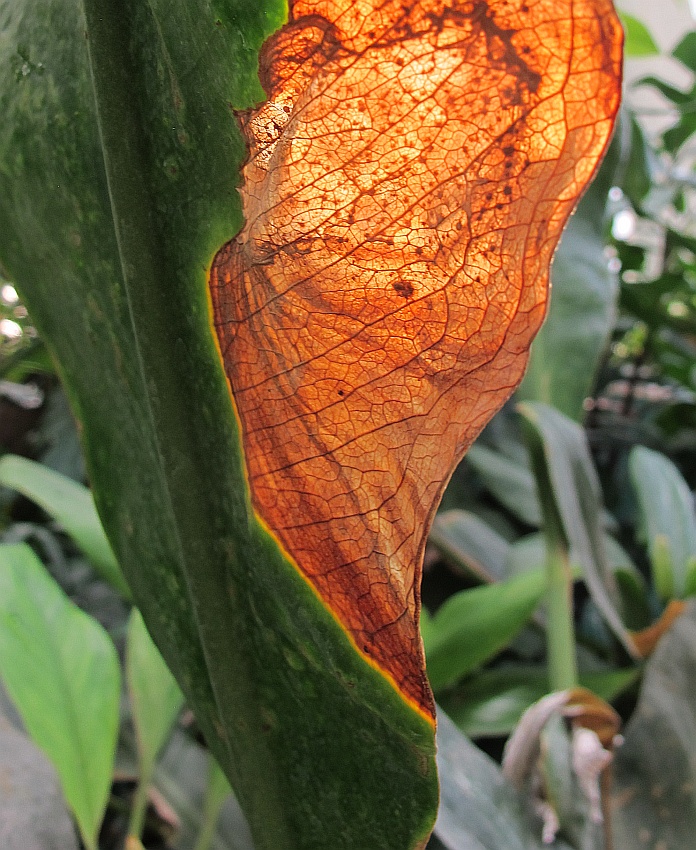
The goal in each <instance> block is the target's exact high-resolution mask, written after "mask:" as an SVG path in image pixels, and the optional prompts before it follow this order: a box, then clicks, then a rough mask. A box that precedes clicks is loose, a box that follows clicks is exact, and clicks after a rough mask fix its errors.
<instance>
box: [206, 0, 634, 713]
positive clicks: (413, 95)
mask: <svg viewBox="0 0 696 850" xmlns="http://www.w3.org/2000/svg"><path fill="white" fill-rule="evenodd" d="M621 41H622V36H621V29H620V26H619V24H618V21H617V19H616V17H615V13H614V10H613V7H612V4H611V2H610V0H526V2H523V0H488V2H485V0H473V2H470V1H469V0H448V2H442V0H418V2H414V0H398V1H397V2H392V0H314V2H311V0H295V1H294V2H291V3H290V21H289V23H288V24H287V25H286V26H285V27H284V28H283V29H282V30H281V31H280V32H279V33H277V34H276V35H275V36H274V37H273V38H272V39H270V40H269V42H267V44H266V45H265V46H264V49H263V52H262V55H261V78H262V82H263V83H264V86H265V88H266V91H267V92H268V96H269V99H268V102H266V103H264V104H263V105H262V106H260V107H259V108H258V109H257V110H255V111H252V112H250V113H245V114H243V115H242V116H241V121H242V126H243V130H244V132H245V135H246V138H247V141H248V145H249V154H250V155H249V160H248V162H247V164H246V166H245V168H244V171H243V177H244V186H243V189H242V196H243V203H244V213H245V218H246V225H245V227H244V229H243V230H242V231H241V233H240V234H239V235H238V236H237V238H236V239H234V240H233V241H232V242H230V243H229V244H227V245H226V246H225V247H224V248H222V249H221V250H220V252H219V253H218V255H217V256H216V258H215V260H214V263H213V267H212V271H211V291H212V299H213V307H214V317H215V325H216V329H217V333H218V337H219V342H220V347H221V351H222V354H223V358H224V363H225V368H226V372H227V375H228V377H229V381H230V384H231V388H232V393H233V396H234V401H235V404H236V408H237V411H238V415H239V418H240V422H241V426H242V433H243V439H244V448H245V454H246V463H247V469H248V475H249V483H250V488H251V494H252V499H253V503H254V506H255V509H256V511H257V513H258V514H259V515H260V517H261V518H262V519H263V520H264V522H265V523H266V524H267V525H268V526H269V527H270V529H271V530H272V532H273V533H274V535H275V536H276V537H277V538H278V540H279V541H280V542H281V544H282V545H283V547H284V548H285V550H286V551H287V552H288V553H289V554H290V556H291V557H292V558H293V559H294V561H295V562H296V563H297V565H298V566H299V568H300V569H301V571H302V572H303V573H304V575H305V576H306V577H307V578H308V580H309V581H310V582H311V583H312V584H313V585H314V587H315V588H316V590H317V592H318V593H319V594H320V596H321V597H322V599H323V600H324V602H325V603H326V604H327V605H328V606H329V607H330V608H331V609H332V610H333V611H334V613H335V615H336V616H337V617H338V619H339V620H340V622H341V623H342V624H343V626H344V627H345V629H346V630H347V631H348V632H349V634H350V635H351V636H352V638H353V639H354V641H355V643H356V644H357V646H358V648H359V649H360V650H361V651H362V652H363V653H364V654H365V655H366V656H368V657H370V658H371V659H372V660H373V661H374V662H375V663H376V664H377V665H378V666H379V667H380V668H381V669H382V670H383V671H384V672H385V673H386V674H387V675H388V676H389V677H390V678H391V679H393V681H394V682H395V684H396V685H397V687H398V688H399V689H400V690H401V692H402V694H403V695H404V696H405V697H406V698H407V699H409V700H410V701H412V702H413V703H414V704H415V705H416V706H418V707H419V708H420V709H421V710H422V711H423V712H424V713H425V714H426V715H428V716H432V715H433V703H432V696H431V694H430V690H429V687H428V684H427V680H426V677H425V673H424V660H423V652H422V647H421V642H420V638H419V633H418V624H417V619H418V609H419V604H420V603H419V586H420V570H421V561H422V555H423V548H424V544H425V537H426V534H427V531H428V529H429V526H430V522H431V519H432V516H433V514H434V511H435V508H436V506H437V503H438V501H439V498H440V496H441V494H442V491H443V489H444V486H445V483H446V482H447V480H448V478H449V476H450V474H451V472H452V470H453V468H454V466H455V464H456V463H457V461H458V460H459V459H460V458H461V457H462V455H463V453H464V451H465V450H466V448H467V447H468V446H469V445H470V444H471V442H472V441H473V440H474V438H475V437H476V435H477V434H478V433H479V431H480V430H481V428H482V427H483V426H484V424H485V423H486V422H487V421H488V420H489V419H490V417H491V416H492V415H493V413H494V412H495V411H496V410H497V409H498V408H499V407H500V406H501V405H502V403H503V402H504V401H505V400H506V399H507V398H508V396H509V395H510V393H511V392H512V390H513V389H514V387H515V386H516V385H517V383H518V382H519V380H520V377H521V375H522V372H523V370H524V366H525V363H526V360H527V349H528V347H529V345H530V342H531V340H532V338H533V336H534V334H535V332H536V331H537V330H538V328H539V325H540V324H541V322H542V319H543V317H544V312H545V308H546V298H547V284H548V270H549V264H550V261H551V256H552V253H553V250H554V248H555V246H556V243H557V241H558V239H559V237H560V234H561V230H562V228H563V225H564V223H565V222H566V220H567V218H568V216H569V214H570V212H571V210H572V208H573V206H574V204H575V203H576V201H577V199H578V197H579V195H580V193H581V192H582V190H583V189H584V188H585V186H586V184H587V183H588V181H589V180H590V178H591V176H592V174H593V172H594V170H595V167H596V165H597V162H598V160H599V158H600V157H601V155H602V153H603V151H604V149H605V147H606V144H607V140H608V138H609V135H610V133H611V130H612V126H613V121H614V116H615V113H616V110H617V107H618V102H619V92H620V63H621ZM262 568H263V567H262V565H259V569H262Z"/></svg>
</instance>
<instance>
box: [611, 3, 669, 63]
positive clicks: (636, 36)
mask: <svg viewBox="0 0 696 850" xmlns="http://www.w3.org/2000/svg"><path fill="white" fill-rule="evenodd" d="M619 17H620V18H621V23H622V24H623V28H624V35H625V36H626V41H625V44H624V51H625V53H626V56H630V57H632V58H635V57H638V56H655V55H656V54H658V53H659V52H660V50H659V48H658V46H657V45H656V44H655V41H654V40H653V37H652V36H651V35H650V30H649V29H648V28H647V27H646V26H645V24H644V23H642V21H639V20H638V18H634V17H633V15H628V14H626V12H619Z"/></svg>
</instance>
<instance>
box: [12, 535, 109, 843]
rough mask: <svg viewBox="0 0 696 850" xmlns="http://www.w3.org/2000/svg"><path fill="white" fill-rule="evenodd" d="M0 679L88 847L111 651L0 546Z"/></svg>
mask: <svg viewBox="0 0 696 850" xmlns="http://www.w3.org/2000/svg"><path fill="white" fill-rule="evenodd" d="M0 675H2V678H3V680H4V682H5V686H6V687H7V690H8V692H9V694H10V696H11V697H12V700H13V702H14V704H15V705H16V707H17V709H18V711H19V713H20V715H21V717H22V721H23V722H24V725H25V726H26V728H27V730H28V732H29V734H30V735H31V736H32V738H33V739H34V740H35V741H36V743H37V744H38V745H39V746H40V747H41V749H42V750H43V751H44V752H45V753H46V754H47V755H48V757H49V758H50V759H51V761H52V762H53V764H54V766H55V768H56V770H57V771H58V775H59V777H60V780H61V784H62V786H63V792H64V794H65V798H66V800H67V801H68V804H69V805H70V807H71V809H72V810H73V812H74V814H75V818H76V820H77V823H78V825H79V827H80V832H81V834H82V839H83V841H84V843H85V845H86V846H87V847H88V848H90V850H96V847H97V835H98V832H99V827H100V825H101V819H102V816H103V814H104V809H105V807H106V802H107V799H108V795H109V790H110V788H111V779H112V768H113V759H114V751H115V748H116V735H117V732H118V707H119V697H120V673H119V666H118V659H117V657H116V650H115V649H114V646H113V644H112V643H111V639H110V638H109V636H108V635H107V634H106V632H105V631H104V630H103V629H102V627H101V626H100V625H99V624H98V623H97V622H96V621H95V620H93V619H92V618H91V617H89V616H88V615H87V614H85V613H83V612H82V611H80V609H79V608H77V607H76V606H75V605H73V603H72V602H70V600H69V599H68V598H67V597H66V596H65V594H64V593H63V591H62V590H61V589H60V588H59V587H58V585H57V584H56V583H55V582H54V581H53V579H52V578H51V577H50V576H49V575H48V573H47V572H46V571H45V569H44V567H43V565H42V564H41V562H40V561H39V560H38V559H37V557H36V555H34V553H33V552H32V550H31V549H29V547H28V546H25V545H24V544H19V545H13V546H10V545H3V546H0Z"/></svg>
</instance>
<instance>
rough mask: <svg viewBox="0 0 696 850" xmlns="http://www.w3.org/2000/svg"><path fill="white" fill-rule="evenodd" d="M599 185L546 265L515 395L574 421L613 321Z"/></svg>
mask: <svg viewBox="0 0 696 850" xmlns="http://www.w3.org/2000/svg"><path fill="white" fill-rule="evenodd" d="M607 162H608V163H609V161H608V160H607ZM606 167H607V166H605V168H606ZM599 176H600V177H601V176H602V172H600V175H599ZM604 184H605V180H599V181H597V182H596V183H593V185H592V186H591V187H590V189H589V190H588V192H587V194H586V195H585V197H584V198H583V199H582V201H581V202H580V204H579V206H578V208H577V210H576V212H575V215H574V216H573V217H572V218H571V219H570V221H569V222H568V226H567V227H566V229H565V232H564V234H563V238H562V239H561V243H560V245H559V247H558V251H557V252H556V256H555V258H554V261H553V266H552V267H551V283H552V286H551V300H550V302H549V311H548V315H547V317H546V321H545V322H544V324H543V326H542V328H541V330H540V331H539V333H538V334H537V336H536V339H535V340H534V342H533V343H532V350H531V355H530V358H529V365H528V367H527V371H526V373H525V376H524V379H523V380H522V383H521V384H520V387H519V390H518V393H517V397H518V398H519V399H520V400H523V401H539V402H544V403H545V404H548V405H550V406H552V407H555V408H556V409H557V410H559V411H561V413H564V414H565V415H566V416H568V417H570V418H571V419H574V420H576V421H578V422H579V421H581V420H582V419H583V418H584V415H585V411H584V408H583V402H584V401H585V399H586V398H587V396H589V395H590V393H591V392H592V388H593V386H594V380H595V374H596V371H597V369H598V367H599V363H600V361H601V358H602V356H603V354H604V350H605V348H606V346H607V344H608V341H609V335H610V333H611V330H612V328H613V326H614V321H615V317H616V301H617V298H618V285H617V279H616V274H615V273H614V272H612V271H610V269H609V265H608V261H607V258H606V256H605V254H604V247H605V244H606V243H605V239H604V232H603V231H604V229H603V217H604V216H603V213H604V205H605V203H606V191H607V188H608V187H606V186H605V185H604Z"/></svg>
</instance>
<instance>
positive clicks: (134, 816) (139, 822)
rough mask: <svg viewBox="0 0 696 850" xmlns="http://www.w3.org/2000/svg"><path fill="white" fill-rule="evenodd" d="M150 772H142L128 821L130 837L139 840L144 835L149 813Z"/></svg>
mask: <svg viewBox="0 0 696 850" xmlns="http://www.w3.org/2000/svg"><path fill="white" fill-rule="evenodd" d="M150 773H151V772H150V771H146V772H141V774H140V778H139V780H138V784H137V786H136V788H135V794H134V795H133V803H132V805H131V813H130V819H129V821H128V835H135V836H137V837H138V838H140V836H141V835H142V834H143V826H144V824H145V814H146V813H147V800H148V794H147V792H148V789H149V787H150V778H151V777H150Z"/></svg>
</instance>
